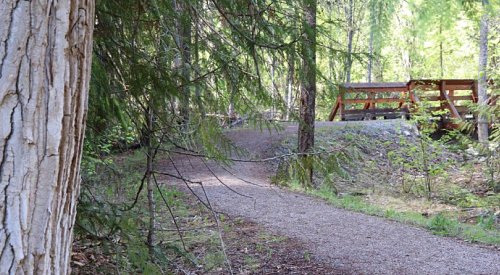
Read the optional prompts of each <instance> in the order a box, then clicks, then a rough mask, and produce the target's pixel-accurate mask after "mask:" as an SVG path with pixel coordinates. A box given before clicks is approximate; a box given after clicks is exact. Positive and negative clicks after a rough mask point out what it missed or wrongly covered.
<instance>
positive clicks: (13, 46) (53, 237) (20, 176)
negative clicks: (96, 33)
mask: <svg viewBox="0 0 500 275" xmlns="http://www.w3.org/2000/svg"><path fill="white" fill-rule="evenodd" d="M93 25H94V1H93V0H71V1H58V2H55V1H2V4H1V9H0V41H1V42H0V57H1V58H0V118H1V127H0V178H1V184H0V197H1V199H0V221H1V223H0V274H34V273H35V274H66V273H69V262H70V252H71V246H72V229H73V224H74V220H75V214H76V203H77V197H78V193H79V186H80V175H79V168H80V158H81V152H82V145H83V137H84V130H85V118H86V113H87V93H88V84H89V77H90V61H91V55H92V31H93Z"/></svg>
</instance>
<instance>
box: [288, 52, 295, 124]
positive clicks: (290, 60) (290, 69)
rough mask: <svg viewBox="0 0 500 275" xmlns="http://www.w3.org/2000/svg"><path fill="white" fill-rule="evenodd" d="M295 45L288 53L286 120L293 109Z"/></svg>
mask: <svg viewBox="0 0 500 275" xmlns="http://www.w3.org/2000/svg"><path fill="white" fill-rule="evenodd" d="M294 74H295V47H293V48H292V49H291V50H290V52H289V53H288V75H287V78H286V82H287V95H286V120H290V114H291V113H292V111H293V84H294V81H295V78H294Z"/></svg>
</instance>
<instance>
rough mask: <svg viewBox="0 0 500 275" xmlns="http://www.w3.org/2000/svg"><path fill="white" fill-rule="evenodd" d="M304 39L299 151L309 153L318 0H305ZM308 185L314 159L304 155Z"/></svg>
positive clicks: (314, 81)
mask: <svg viewBox="0 0 500 275" xmlns="http://www.w3.org/2000/svg"><path fill="white" fill-rule="evenodd" d="M304 3H305V5H304V22H303V28H304V41H303V43H302V56H303V59H304V60H303V65H302V83H301V89H300V119H299V138H298V140H299V153H302V154H304V153H309V152H311V151H312V150H313V147H314V117H315V108H316V0H305V1H304ZM302 161H303V166H304V168H305V172H306V178H305V179H306V181H308V182H305V183H304V184H306V186H308V185H310V184H312V175H313V169H312V168H313V167H312V159H311V157H310V156H307V155H303V156H302Z"/></svg>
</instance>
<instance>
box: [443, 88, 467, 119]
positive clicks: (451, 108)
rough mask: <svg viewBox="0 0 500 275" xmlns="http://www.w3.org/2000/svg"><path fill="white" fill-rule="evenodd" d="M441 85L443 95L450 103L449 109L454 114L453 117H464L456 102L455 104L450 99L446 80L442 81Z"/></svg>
mask: <svg viewBox="0 0 500 275" xmlns="http://www.w3.org/2000/svg"><path fill="white" fill-rule="evenodd" d="M440 86H441V87H440V93H441V96H442V97H443V98H444V99H445V100H446V103H447V105H448V109H449V110H450V112H451V115H452V116H453V118H456V119H461V118H462V117H461V116H460V113H459V112H458V111H457V108H455V104H453V101H452V100H451V99H450V97H449V96H448V94H447V93H446V81H442V82H441V84H440Z"/></svg>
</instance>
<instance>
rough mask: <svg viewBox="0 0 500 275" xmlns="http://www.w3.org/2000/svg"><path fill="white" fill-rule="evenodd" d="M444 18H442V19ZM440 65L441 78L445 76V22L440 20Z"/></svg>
mask: <svg viewBox="0 0 500 275" xmlns="http://www.w3.org/2000/svg"><path fill="white" fill-rule="evenodd" d="M442 20H443V19H441V21H442ZM439 40H440V41H439V67H440V68H441V78H443V77H444V63H443V23H442V22H439Z"/></svg>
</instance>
